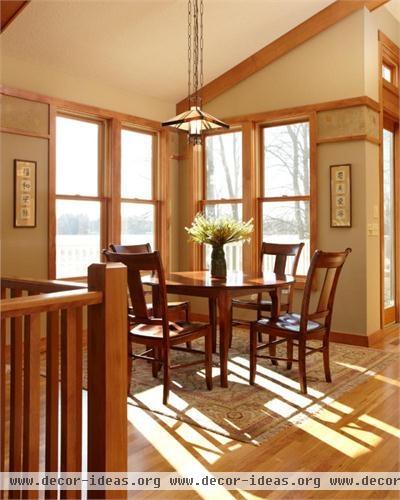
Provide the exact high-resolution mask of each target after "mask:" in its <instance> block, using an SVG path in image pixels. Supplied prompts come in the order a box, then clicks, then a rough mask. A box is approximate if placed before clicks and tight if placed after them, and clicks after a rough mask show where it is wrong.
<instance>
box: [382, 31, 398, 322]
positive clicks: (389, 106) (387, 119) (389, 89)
mask: <svg viewBox="0 0 400 500" xmlns="http://www.w3.org/2000/svg"><path fill="white" fill-rule="evenodd" d="M378 40H379V70H378V81H379V133H380V146H379V193H380V200H382V199H383V147H384V144H383V130H384V128H388V129H389V130H392V131H393V132H394V155H395V156H394V161H395V165H394V168H395V186H394V190H395V193H394V202H395V208H394V210H395V217H396V222H398V221H399V220H400V176H399V175H397V173H398V172H397V169H398V168H399V165H400V132H399V119H400V113H399V103H400V92H399V82H400V66H399V60H400V48H399V47H398V46H397V45H396V44H395V43H394V42H392V40H391V39H390V38H389V37H388V36H386V35H385V34H384V33H383V32H382V31H378ZM387 62H389V64H390V63H392V64H393V67H395V69H396V72H395V82H393V83H390V82H388V81H387V80H385V79H384V78H383V76H382V65H383V64H387ZM393 103H394V105H393ZM379 212H380V214H379V215H380V217H379V219H380V222H379V228H380V230H379V234H380V242H379V245H380V324H381V328H384V327H385V320H387V316H386V313H385V306H384V241H383V234H384V231H383V219H384V218H383V215H384V213H383V203H382V201H380V203H379ZM395 227H396V225H395ZM399 239H400V233H399V231H398V230H396V231H395V260H396V266H399V265H400V248H399V247H400V245H399ZM395 309H396V317H395V320H396V322H399V321H400V279H399V280H396V285H395Z"/></svg>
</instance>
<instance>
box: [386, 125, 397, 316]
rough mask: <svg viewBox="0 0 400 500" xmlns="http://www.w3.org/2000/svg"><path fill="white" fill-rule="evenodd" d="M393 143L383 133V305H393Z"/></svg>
mask: <svg viewBox="0 0 400 500" xmlns="http://www.w3.org/2000/svg"><path fill="white" fill-rule="evenodd" d="M393 152H394V141H393V132H390V131H389V130H384V131H383V199H384V205H383V220H384V228H383V229H384V245H383V246H384V305H385V307H393V306H394V303H395V275H396V273H395V267H394V264H395V237H394V236H395V235H394V168H393V167H394V158H393Z"/></svg>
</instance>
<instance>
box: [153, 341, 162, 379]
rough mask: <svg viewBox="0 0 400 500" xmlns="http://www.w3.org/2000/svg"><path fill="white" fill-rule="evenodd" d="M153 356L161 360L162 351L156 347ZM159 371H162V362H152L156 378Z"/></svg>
mask: <svg viewBox="0 0 400 500" xmlns="http://www.w3.org/2000/svg"><path fill="white" fill-rule="evenodd" d="M153 355H154V357H155V358H160V349H159V348H158V347H154V349H153ZM159 370H160V362H159V361H156V360H154V361H152V363H151V371H152V374H153V377H154V378H157V376H158V372H159Z"/></svg>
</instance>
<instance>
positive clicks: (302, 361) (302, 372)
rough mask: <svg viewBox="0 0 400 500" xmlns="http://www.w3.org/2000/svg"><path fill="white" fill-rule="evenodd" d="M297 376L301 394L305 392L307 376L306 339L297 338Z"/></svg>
mask: <svg viewBox="0 0 400 500" xmlns="http://www.w3.org/2000/svg"><path fill="white" fill-rule="evenodd" d="M299 377H300V389H301V392H302V393H303V394H307V377H306V341H305V339H300V340H299Z"/></svg>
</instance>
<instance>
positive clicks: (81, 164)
mask: <svg viewBox="0 0 400 500" xmlns="http://www.w3.org/2000/svg"><path fill="white" fill-rule="evenodd" d="M98 165H99V125H98V124H97V123H91V122H87V121H82V120H75V119H72V118H65V117H63V116H58V117H57V120H56V193H57V194H69V195H82V196H97V195H98Z"/></svg>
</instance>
